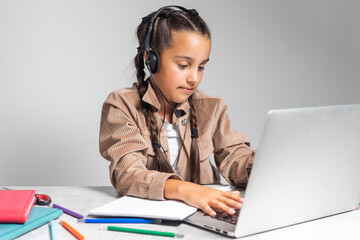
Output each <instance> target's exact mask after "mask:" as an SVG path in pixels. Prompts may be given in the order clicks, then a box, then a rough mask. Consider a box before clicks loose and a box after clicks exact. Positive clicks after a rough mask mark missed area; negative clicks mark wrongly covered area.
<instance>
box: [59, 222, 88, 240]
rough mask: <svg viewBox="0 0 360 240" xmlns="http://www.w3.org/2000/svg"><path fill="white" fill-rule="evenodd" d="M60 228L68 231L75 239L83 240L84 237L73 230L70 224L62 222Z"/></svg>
mask: <svg viewBox="0 0 360 240" xmlns="http://www.w3.org/2000/svg"><path fill="white" fill-rule="evenodd" d="M60 223H61V226H63V227H64V228H65V229H66V230H68V231H69V232H70V233H71V234H72V235H74V237H76V239H79V240H84V239H85V236H84V235H82V234H81V233H79V232H78V231H77V230H76V229H75V228H73V227H72V226H71V225H70V224H68V223H67V222H65V221H64V220H61V221H60Z"/></svg>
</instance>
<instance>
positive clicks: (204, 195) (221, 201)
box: [164, 179, 243, 216]
mask: <svg viewBox="0 0 360 240" xmlns="http://www.w3.org/2000/svg"><path fill="white" fill-rule="evenodd" d="M164 197H165V198H167V199H177V200H182V201H184V202H186V203H187V204H189V205H191V206H194V207H196V208H199V209H201V210H203V211H204V212H205V213H207V214H209V215H210V216H215V215H216V212H215V210H217V211H223V212H227V213H228V214H234V213H235V210H234V208H235V209H240V208H241V206H242V203H243V197H241V196H240V192H239V191H233V192H224V191H220V190H217V189H213V188H208V187H204V186H201V185H199V184H195V183H191V182H185V181H181V180H175V179H168V180H167V181H166V183H165V188H164Z"/></svg>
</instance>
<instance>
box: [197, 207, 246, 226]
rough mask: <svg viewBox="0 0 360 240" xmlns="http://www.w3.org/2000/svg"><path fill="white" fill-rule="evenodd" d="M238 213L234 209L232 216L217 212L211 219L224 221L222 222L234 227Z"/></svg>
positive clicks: (237, 210)
mask: <svg viewBox="0 0 360 240" xmlns="http://www.w3.org/2000/svg"><path fill="white" fill-rule="evenodd" d="M239 212H240V210H239V209H235V214H233V215H230V214H228V213H226V212H217V213H216V216H215V217H212V218H215V219H217V220H220V221H224V222H227V223H230V224H233V225H236V222H237V220H238V217H239ZM204 215H207V214H205V213H204Z"/></svg>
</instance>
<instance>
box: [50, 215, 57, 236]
mask: <svg viewBox="0 0 360 240" xmlns="http://www.w3.org/2000/svg"><path fill="white" fill-rule="evenodd" d="M49 227H50V236H51V240H57V237H56V229H55V222H54V220H51V221H50V225H49Z"/></svg>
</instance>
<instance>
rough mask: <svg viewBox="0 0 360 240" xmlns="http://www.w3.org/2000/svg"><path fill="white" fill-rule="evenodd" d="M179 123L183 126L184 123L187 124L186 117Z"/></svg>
mask: <svg viewBox="0 0 360 240" xmlns="http://www.w3.org/2000/svg"><path fill="white" fill-rule="evenodd" d="M181 124H182V125H183V126H185V125H186V124H187V119H186V118H185V119H183V120H182V121H181Z"/></svg>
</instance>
